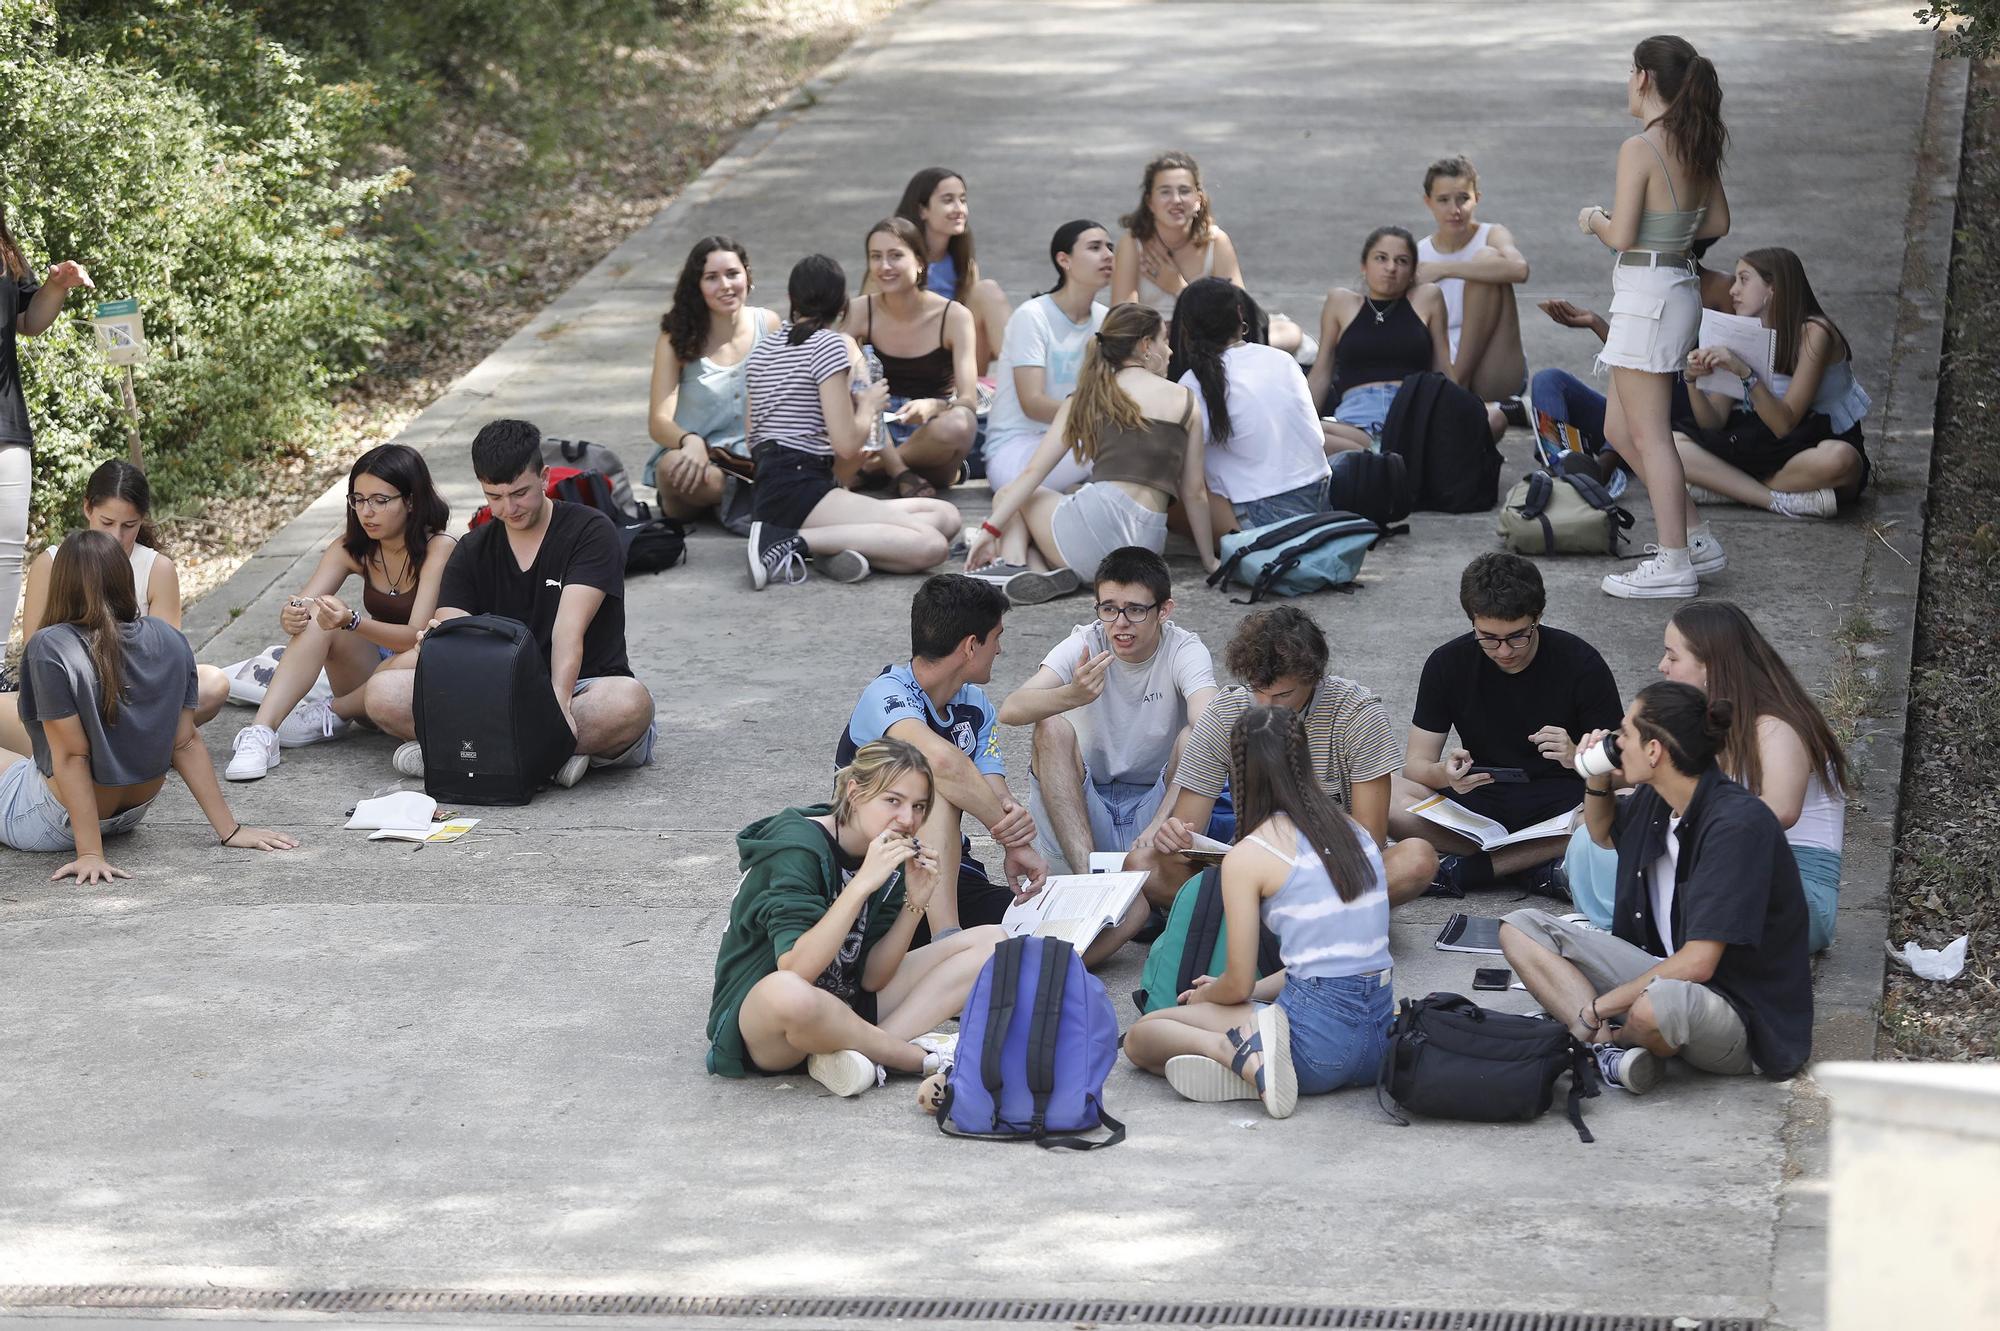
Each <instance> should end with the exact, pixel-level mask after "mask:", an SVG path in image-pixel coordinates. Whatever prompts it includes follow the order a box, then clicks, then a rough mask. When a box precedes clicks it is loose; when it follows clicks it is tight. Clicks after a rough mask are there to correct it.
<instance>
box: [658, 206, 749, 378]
mask: <svg viewBox="0 0 2000 1331" xmlns="http://www.w3.org/2000/svg"><path fill="white" fill-rule="evenodd" d="M717 250H727V251H728V252H729V253H731V254H733V255H735V256H736V257H737V258H738V259H739V260H741V261H742V264H743V276H744V279H745V280H746V281H747V280H748V279H749V277H750V251H749V250H747V249H745V248H744V247H743V246H742V245H741V244H740V243H739V242H737V241H734V240H731V239H730V238H729V237H728V236H703V237H702V238H701V239H700V240H697V241H696V242H695V243H694V248H693V249H691V250H689V251H688V256H687V262H686V263H684V264H682V265H681V275H680V280H679V281H677V282H675V283H674V303H673V304H672V305H669V306H668V307H667V312H666V313H665V314H663V315H661V316H660V331H661V332H662V333H665V334H666V335H667V344H668V345H669V346H671V347H672V348H673V349H674V355H675V356H676V357H678V358H679V359H680V362H681V364H683V365H685V364H687V363H688V362H689V361H691V360H695V359H696V358H698V357H699V356H700V355H701V349H702V348H703V347H704V346H706V345H708V321H709V309H708V302H707V301H706V300H704V299H702V294H701V275H702V273H703V272H704V271H706V270H707V268H708V256H709V255H711V254H713V253H715V252H716V251H717Z"/></svg>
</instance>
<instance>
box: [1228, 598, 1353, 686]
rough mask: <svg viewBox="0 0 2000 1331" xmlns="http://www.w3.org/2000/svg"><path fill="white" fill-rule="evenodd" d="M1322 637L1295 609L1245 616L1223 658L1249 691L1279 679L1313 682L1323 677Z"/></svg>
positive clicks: (1324, 648)
mask: <svg viewBox="0 0 2000 1331" xmlns="http://www.w3.org/2000/svg"><path fill="white" fill-rule="evenodd" d="M1327 656H1328V652H1327V646H1326V634H1324V633H1322V632H1320V627H1319V625H1318V624H1315V623H1314V622H1313V620H1312V616H1311V615H1308V614H1307V613H1306V612H1305V611H1303V610H1301V609H1299V608H1298V607H1297V606H1295V605H1279V606H1273V607H1271V608H1270V609H1269V610H1259V611H1257V612H1256V613H1254V614H1250V615H1245V616H1244V618H1243V622H1242V623H1241V624H1238V625H1237V626H1236V636H1235V637H1233V638H1231V639H1230V640H1229V650H1228V653H1227V654H1226V655H1225V657H1224V662H1225V664H1227V665H1228V667H1229V673H1230V674H1232V675H1234V676H1236V678H1238V679H1240V680H1242V681H1243V682H1244V683H1245V684H1248V685H1249V686H1250V687H1251V688H1253V689H1262V688H1268V687H1269V686H1270V685H1272V684H1274V683H1276V682H1277V681H1278V680H1281V679H1308V680H1313V681H1315V682H1317V681H1318V680H1319V678H1320V676H1322V675H1324V674H1325V673H1326V662H1327Z"/></svg>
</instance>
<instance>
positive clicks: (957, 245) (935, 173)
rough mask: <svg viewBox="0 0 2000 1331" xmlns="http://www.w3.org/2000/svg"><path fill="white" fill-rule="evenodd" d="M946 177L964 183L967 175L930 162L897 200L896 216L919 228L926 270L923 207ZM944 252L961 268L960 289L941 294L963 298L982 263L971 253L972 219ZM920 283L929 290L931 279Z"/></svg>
mask: <svg viewBox="0 0 2000 1331" xmlns="http://www.w3.org/2000/svg"><path fill="white" fill-rule="evenodd" d="M947 180H956V181H957V182H958V183H959V184H961V185H963V184H965V176H964V175H963V174H962V173H960V172H957V171H953V170H952V169H951V168H950V167H944V166H927V167H925V168H924V169H923V170H921V171H919V172H917V174H915V175H914V176H911V177H910V183H909V184H907V185H905V186H903V197H902V198H901V199H898V200H897V201H896V216H898V217H900V218H902V219H903V220H904V221H906V222H908V223H909V224H910V225H911V226H913V227H915V228H916V229H917V267H918V269H920V270H922V271H924V272H928V271H929V269H930V266H931V245H930V238H929V237H928V236H926V235H925V234H924V209H926V208H928V207H930V204H931V195H933V194H935V193H937V187H938V186H939V185H942V184H944V182H945V181H947ZM971 192H972V191H971V190H970V189H968V190H967V191H966V193H967V194H968V195H970V194H971ZM881 229H882V228H881V227H879V226H878V227H876V228H875V230H874V231H870V232H869V233H868V234H869V235H871V236H872V235H874V234H875V231H880V230H881ZM944 252H945V253H946V254H949V255H950V256H951V263H952V267H953V268H955V269H957V270H958V289H957V290H956V291H940V292H938V294H939V295H940V296H944V297H946V298H948V299H950V300H957V301H963V300H964V299H965V297H966V295H967V293H969V292H970V291H971V290H972V284H973V283H974V282H976V281H978V280H979V263H978V261H977V260H976V259H974V258H973V257H972V256H973V244H972V224H971V223H970V222H967V223H966V225H965V230H963V231H961V232H960V233H959V234H957V235H955V236H953V237H952V238H951V239H950V240H947V241H946V242H945V243H944ZM919 285H920V286H922V287H923V288H924V289H925V290H926V291H928V290H929V289H930V284H929V283H928V282H923V283H919Z"/></svg>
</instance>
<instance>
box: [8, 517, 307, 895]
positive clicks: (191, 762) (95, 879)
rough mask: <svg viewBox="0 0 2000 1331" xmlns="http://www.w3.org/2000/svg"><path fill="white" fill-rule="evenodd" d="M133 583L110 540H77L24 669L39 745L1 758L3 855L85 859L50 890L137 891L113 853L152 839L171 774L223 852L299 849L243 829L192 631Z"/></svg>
mask: <svg viewBox="0 0 2000 1331" xmlns="http://www.w3.org/2000/svg"><path fill="white" fill-rule="evenodd" d="M130 569H131V564H130V562H129V558H128V556H127V555H126V553H125V551H124V550H122V549H121V548H119V544H118V542H117V541H116V540H115V539H113V538H112V537H110V536H107V535H105V534H104V533H103V532H102V531H77V532H71V533H70V534H69V535H68V536H67V537H65V538H64V539H63V543H62V545H61V546H60V547H58V548H57V550H56V552H55V557H54V559H53V560H52V561H51V564H50V568H49V576H48V597H47V601H46V615H45V623H44V625H43V627H42V628H41V629H39V630H38V631H37V632H36V633H35V634H34V636H32V637H31V638H29V639H28V645H27V647H26V648H25V649H24V650H23V652H22V655H21V692H20V719H21V723H22V726H23V727H24V728H25V732H26V739H27V745H26V746H25V747H24V748H23V749H21V750H15V749H12V747H11V746H9V747H7V748H0V845H4V846H10V847H12V848H13V849H15V850H26V851H34V852H38V853H46V854H55V853H73V854H74V856H75V858H74V859H71V860H70V861H69V862H68V863H66V864H64V865H63V866H62V867H61V868H60V869H57V870H56V871H55V872H54V873H53V874H51V875H50V878H51V879H63V878H74V879H75V880H76V881H77V882H78V883H79V884H89V883H108V882H110V881H111V880H112V879H114V878H130V877H131V876H132V875H131V873H130V872H129V871H128V870H125V869H121V868H119V867H118V866H117V865H115V864H112V863H111V862H110V861H109V860H107V859H106V858H105V853H104V842H105V839H106V838H108V837H114V836H123V835H124V834H126V833H128V832H130V831H131V830H132V829H133V828H135V827H137V826H138V825H139V821H140V820H141V819H142V818H144V817H145V816H146V810H147V809H149V808H151V807H152V804H153V799H154V797H155V796H157V795H158V794H159V793H160V787H161V786H163V785H164V784H166V778H167V770H168V769H169V768H172V769H173V770H174V771H177V772H179V773H180V774H181V780H183V781H185V782H186V783H187V787H188V793H189V794H191V795H193V796H194V800H195V803H196V804H198V805H199V806H200V807H201V811H202V814H203V816H205V817H206V818H207V819H208V824H209V826H210V827H212V828H214V829H215V835H216V837H217V839H218V840H219V841H220V842H221V844H222V845H224V846H228V847H230V848H231V849H233V850H290V849H291V848H292V847H294V846H296V845H298V842H296V841H294V840H293V839H292V838H290V837H288V836H284V835H281V834H280V833H277V832H270V831H266V830H264V829H263V828H260V827H244V826H243V825H241V824H240V823H238V822H237V820H236V819H235V818H234V817H233V816H231V814H230V812H229V803H228V801H226V800H225V799H223V797H222V786H221V783H220V782H218V781H217V780H216V779H215V766H214V764H212V763H211V762H210V761H209V758H208V749H207V748H206V747H204V746H203V744H202V742H201V738H200V736H198V735H197V734H196V733H195V728H194V709H195V703H196V701H197V700H198V697H199V689H198V685H197V683H196V676H195V664H194V652H193V651H191V650H190V649H189V647H188V644H187V639H186V638H184V637H182V636H181V633H180V630H178V629H176V628H174V627H173V626H172V625H170V624H168V623H167V622H166V621H165V620H163V619H159V618H155V617H153V616H150V615H141V614H140V613H139V602H138V597H137V596H136V594H135V593H134V591H133V586H132V580H131V578H130V577H129V576H127V575H128V573H129V571H130ZM30 755H32V756H30Z"/></svg>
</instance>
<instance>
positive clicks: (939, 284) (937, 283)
mask: <svg viewBox="0 0 2000 1331" xmlns="http://www.w3.org/2000/svg"><path fill="white" fill-rule="evenodd" d="M924 290H926V291H935V292H937V293H938V295H940V296H943V297H944V298H945V299H946V300H957V299H958V260H956V259H954V258H952V257H951V251H950V250H946V251H945V252H944V257H943V258H942V259H937V260H933V261H932V262H931V263H929V264H926V265H925V266H924Z"/></svg>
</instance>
